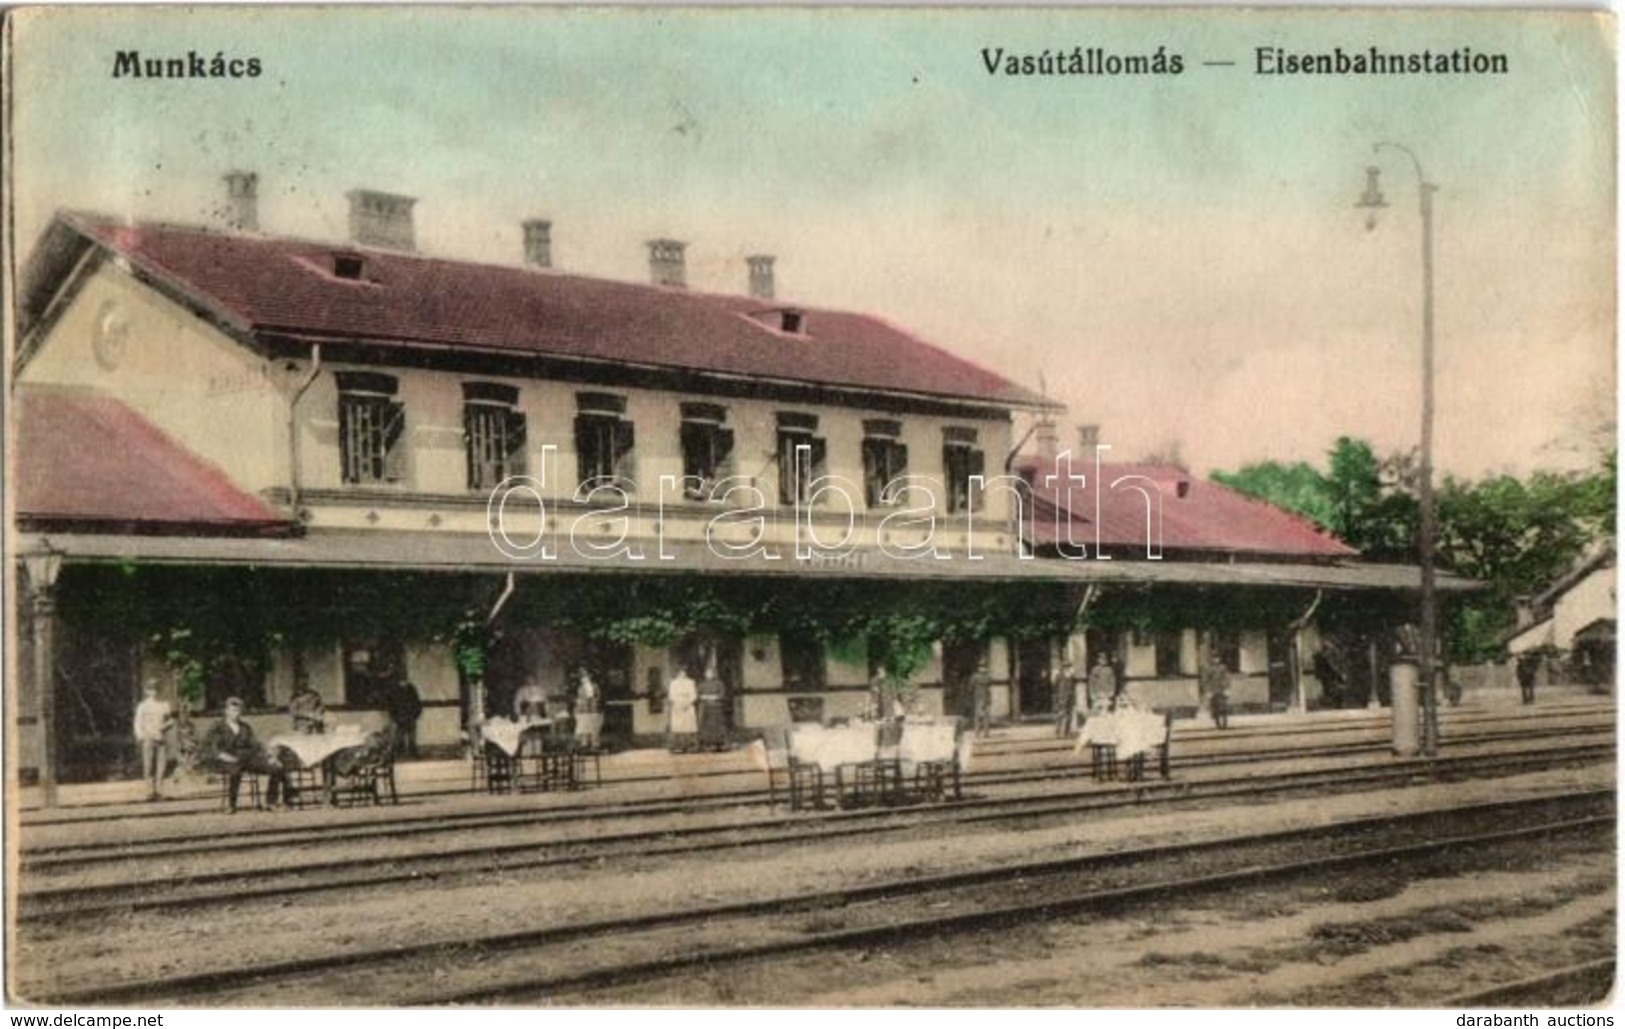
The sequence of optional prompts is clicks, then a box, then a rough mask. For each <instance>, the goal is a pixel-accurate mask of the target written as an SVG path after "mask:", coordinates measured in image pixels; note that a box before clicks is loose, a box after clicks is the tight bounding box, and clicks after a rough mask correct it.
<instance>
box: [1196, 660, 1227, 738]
mask: <svg viewBox="0 0 1625 1029" xmlns="http://www.w3.org/2000/svg"><path fill="white" fill-rule="evenodd" d="M1197 684H1198V685H1199V686H1200V687H1201V691H1202V695H1203V696H1205V697H1207V701H1208V706H1209V708H1210V709H1211V710H1212V712H1213V724H1214V725H1215V726H1217V727H1218V728H1220V729H1228V728H1229V727H1230V673H1229V672H1228V671H1227V670H1226V669H1225V667H1224V662H1222V661H1220V660H1219V655H1218V654H1216V653H1214V652H1213V651H1211V650H1210V651H1208V655H1207V661H1206V662H1205V663H1204V664H1203V665H1202V674H1201V675H1200V676H1198V677H1197Z"/></svg>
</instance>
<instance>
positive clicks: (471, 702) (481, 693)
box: [468, 572, 514, 724]
mask: <svg viewBox="0 0 1625 1029" xmlns="http://www.w3.org/2000/svg"><path fill="white" fill-rule="evenodd" d="M513 589H514V579H513V573H512V572H509V573H508V578H507V581H506V582H504V583H503V585H502V593H501V595H499V596H498V597H497V599H496V603H494V604H492V605H491V613H490V614H488V615H486V616H485V624H486V627H487V628H489V627H490V626H492V625H495V624H496V621H497V616H498V615H500V614H501V613H502V607H503V605H504V604H506V603H507V602H508V598H509V597H511V596H513ZM468 707H469V714H470V715H471V717H472V718H473V721H474V722H475V723H476V724H477V723H480V722H484V721H485V679H484V677H483V676H482V677H481V678H479V679H476V680H474V681H473V682H472V683H470V684H469V698H468Z"/></svg>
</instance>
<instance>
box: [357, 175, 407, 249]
mask: <svg viewBox="0 0 1625 1029" xmlns="http://www.w3.org/2000/svg"><path fill="white" fill-rule="evenodd" d="M344 195H345V196H347V197H349V198H350V239H351V240H353V241H354V242H356V243H359V244H362V245H363V246H375V247H384V248H386V249H388V250H416V249H417V243H416V240H415V237H414V235H413V232H412V205H413V204H416V203H417V198H416V197H406V196H400V195H398V194H395V193H380V192H378V191H377V190H373V189H352V190H350V192H348V193H346V194H344Z"/></svg>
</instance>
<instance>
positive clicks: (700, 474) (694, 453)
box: [678, 422, 708, 491]
mask: <svg viewBox="0 0 1625 1029" xmlns="http://www.w3.org/2000/svg"><path fill="white" fill-rule="evenodd" d="M707 431H708V427H707V426H704V425H699V424H697V423H695V422H683V423H682V424H681V426H680V427H679V429H678V439H679V440H680V441H681V443H682V447H683V475H684V476H685V477H690V476H692V477H694V478H704V477H705V453H704V452H705V433H706V432H707ZM693 488H694V484H693V483H687V484H686V485H684V487H683V489H684V490H685V491H692V490H693Z"/></svg>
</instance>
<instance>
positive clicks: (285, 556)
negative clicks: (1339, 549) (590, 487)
mask: <svg viewBox="0 0 1625 1029" xmlns="http://www.w3.org/2000/svg"><path fill="white" fill-rule="evenodd" d="M47 541H48V542H49V546H50V547H51V548H52V549H54V550H56V551H58V552H59V553H61V554H62V555H63V559H64V560H65V561H67V562H70V563H94V562H137V563H142V564H155V565H166V564H167V565H253V566H264V567H274V568H287V569H295V568H348V569H366V570H372V571H392V570H393V571H428V572H433V571H445V572H492V573H507V572H513V573H515V574H521V575H523V574H537V575H546V574H548V573H572V574H579V573H582V572H591V573H593V574H603V575H662V574H695V573H700V574H705V575H717V576H752V577H759V578H807V577H818V578H829V579H886V580H904V581H909V580H917V581H956V582H965V583H975V582H1049V583H1061V584H1065V583H1079V584H1085V585H1087V584H1091V583H1099V584H1125V585H1147V586H1151V585H1179V586H1234V587H1249V586H1252V587H1266V588H1302V589H1324V590H1389V591H1414V590H1417V589H1419V588H1420V585H1421V571H1420V569H1418V568H1416V567H1413V566H1409V565H1381V564H1362V563H1359V562H1354V561H1347V562H1337V563H1326V564H1313V563H1307V562H1305V563H1289V562H1254V563H1246V562H1235V563H1224V562H1173V561H1149V560H1141V561H1128V560H1123V559H1117V560H1112V561H1100V560H1077V561H1072V560H1065V559H1060V558H1018V557H1015V556H1013V555H1009V554H981V555H976V556H975V557H972V556H970V555H968V554H965V553H963V552H957V551H954V552H949V553H948V556H947V557H945V558H941V559H925V558H920V559H901V558H897V557H893V556H891V555H888V554H886V553H884V552H882V551H880V550H876V549H858V550H853V551H852V552H850V553H848V554H845V555H842V556H828V557H824V556H820V557H813V558H808V559H798V558H797V557H795V556H794V554H793V553H790V552H789V551H788V550H786V551H783V552H781V553H780V554H779V556H778V558H777V559H775V560H769V559H768V558H767V557H766V556H762V555H758V556H756V557H751V558H735V557H729V556H727V555H725V554H722V553H718V552H716V551H714V550H712V549H711V548H709V547H707V546H704V545H703V544H696V543H684V542H672V541H668V542H666V543H665V544H664V551H663V552H662V550H661V547H660V545H659V544H658V543H657V542H655V541H642V542H635V543H633V544H632V547H633V551H634V552H635V553H638V554H641V555H642V556H641V559H634V558H632V557H630V556H628V555H626V554H622V555H621V556H618V557H607V558H605V557H589V556H584V555H582V554H580V553H578V552H577V551H575V550H574V549H572V548H571V547H570V545H569V543H568V540H562V541H553V545H552V549H553V557H552V558H551V559H546V558H537V559H534V560H520V559H515V558H511V557H508V556H507V555H505V554H503V553H502V552H501V551H500V550H498V549H497V547H496V545H495V544H494V543H493V542H492V541H491V539H490V538H489V537H487V536H484V535H478V534H470V533H456V534H453V533H444V534H442V533H418V532H398V531H389V530H368V531H338V530H312V531H310V532H309V533H308V534H307V535H305V536H302V537H297V538H289V539H233V538H219V537H168V536H146V537H143V536H121V535H97V534H56V533H51V534H41V533H25V534H20V535H19V536H18V537H17V538H16V552H17V553H27V552H29V551H32V550H37V549H40V548H42V547H43V546H45V545H46V543H47ZM1438 588H1439V589H1440V590H1441V591H1448V592H1466V591H1470V590H1474V589H1477V588H1479V584H1477V583H1475V582H1473V581H1472V580H1469V579H1464V578H1461V577H1459V576H1453V575H1444V574H1441V575H1439V577H1438Z"/></svg>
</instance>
